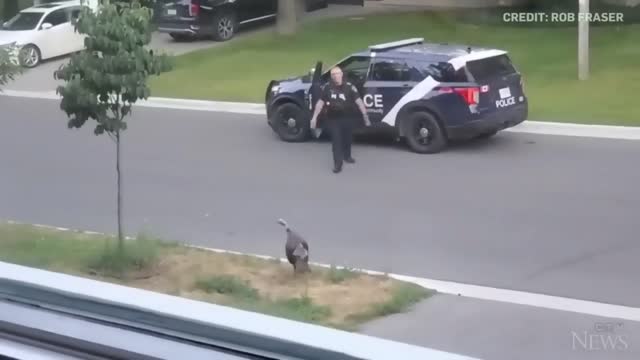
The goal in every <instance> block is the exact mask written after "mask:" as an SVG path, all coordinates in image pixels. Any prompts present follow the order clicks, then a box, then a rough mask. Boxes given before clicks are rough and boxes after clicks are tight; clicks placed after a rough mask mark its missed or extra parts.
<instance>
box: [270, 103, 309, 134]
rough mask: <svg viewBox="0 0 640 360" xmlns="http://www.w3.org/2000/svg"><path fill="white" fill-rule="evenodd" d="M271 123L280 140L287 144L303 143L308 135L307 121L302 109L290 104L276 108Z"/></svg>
mask: <svg viewBox="0 0 640 360" xmlns="http://www.w3.org/2000/svg"><path fill="white" fill-rule="evenodd" d="M272 116H273V119H272V123H273V125H274V130H275V131H276V133H277V134H278V136H280V139H282V140H284V141H288V142H299V141H304V140H306V139H307V138H308V135H309V119H307V117H306V116H305V114H304V112H303V111H302V109H301V108H300V107H299V106H298V105H296V104H292V103H285V104H282V105H280V106H278V107H277V108H276V109H275V111H274V112H273V115H272Z"/></svg>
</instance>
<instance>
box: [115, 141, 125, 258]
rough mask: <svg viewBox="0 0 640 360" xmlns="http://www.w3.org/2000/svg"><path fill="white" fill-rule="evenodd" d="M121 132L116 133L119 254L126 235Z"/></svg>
mask: <svg viewBox="0 0 640 360" xmlns="http://www.w3.org/2000/svg"><path fill="white" fill-rule="evenodd" d="M120 159H121V154H120V130H117V131H116V173H117V183H118V190H117V191H118V210H117V211H118V252H119V253H120V254H122V253H123V252H124V233H123V231H122V175H121V173H120Z"/></svg>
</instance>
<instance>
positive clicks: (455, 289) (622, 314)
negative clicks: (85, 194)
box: [6, 220, 640, 321]
mask: <svg viewBox="0 0 640 360" xmlns="http://www.w3.org/2000/svg"><path fill="white" fill-rule="evenodd" d="M6 223H8V224H15V225H31V226H35V227H39V228H44V229H49V230H57V231H67V232H74V233H80V234H87V235H102V236H108V234H104V233H99V232H95V231H85V230H74V229H69V228H63V227H56V226H50V225H41V224H27V223H22V222H17V221H13V220H6ZM126 239H127V240H133V239H134V238H133V237H130V236H127V237H126ZM181 245H182V246H186V247H189V248H194V249H200V250H205V251H211V252H215V253H219V254H230V255H240V256H250V257H254V258H258V259H263V260H273V261H276V260H277V261H280V262H285V263H286V262H287V259H285V258H278V257H274V256H268V255H258V254H251V253H243V252H239V251H233V250H224V249H216V248H208V247H204V246H196V245H189V244H184V243H181ZM309 264H310V265H313V266H316V267H322V268H335V269H345V270H350V271H355V272H360V273H363V274H367V275H373V276H388V277H390V278H393V279H396V280H400V281H404V282H408V283H413V284H415V285H418V286H421V287H423V288H425V289H427V290H435V291H436V292H437V293H440V294H447V295H453V296H464V297H468V298H474V299H480V300H486V301H496V302H502V303H510V304H517V305H524V306H532V307H537V308H544V309H548V310H556V311H566V312H572V313H579V314H586V315H592V316H601V317H606V318H616V319H623V320H629V321H640V308H634V307H630V306H624V305H615V304H607V303H600V302H595V301H589V300H580V299H575V298H567V297H560V296H553V295H546V294H538V293H529V292H525V291H518V290H509V289H500V288H494V287H488V286H480V285H472V284H465V283H457V282H452V281H443V280H435V279H428V278H420V277H414V276H408V275H400V274H393V273H387V272H381V271H376V270H367V269H361V268H352V267H345V266H337V265H330V264H323V263H317V262H309Z"/></svg>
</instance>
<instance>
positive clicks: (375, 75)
mask: <svg viewBox="0 0 640 360" xmlns="http://www.w3.org/2000/svg"><path fill="white" fill-rule="evenodd" d="M372 62H373V64H372V67H371V71H370V73H369V77H368V80H367V82H366V84H365V93H366V94H365V95H364V97H363V99H362V100H363V101H364V104H365V106H366V107H367V111H368V113H369V118H370V119H371V122H372V123H377V122H380V121H382V119H383V118H384V116H385V115H386V114H387V113H388V112H389V110H391V108H393V106H394V105H395V104H396V103H397V102H398V101H399V100H400V99H401V98H402V97H403V96H405V95H406V94H407V93H408V92H409V91H411V89H412V88H413V86H414V85H415V82H412V81H411V79H410V77H409V71H408V67H407V64H406V62H405V61H404V60H400V59H392V58H385V57H375V58H373V61H372Z"/></svg>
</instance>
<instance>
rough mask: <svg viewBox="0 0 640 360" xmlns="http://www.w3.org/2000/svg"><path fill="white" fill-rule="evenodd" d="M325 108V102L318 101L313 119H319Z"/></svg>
mask: <svg viewBox="0 0 640 360" xmlns="http://www.w3.org/2000/svg"><path fill="white" fill-rule="evenodd" d="M323 107H324V101H323V100H322V99H320V100H318V102H317V103H316V108H315V110H314V112H313V119H317V118H318V115H320V112H321V111H322V108H323Z"/></svg>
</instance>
